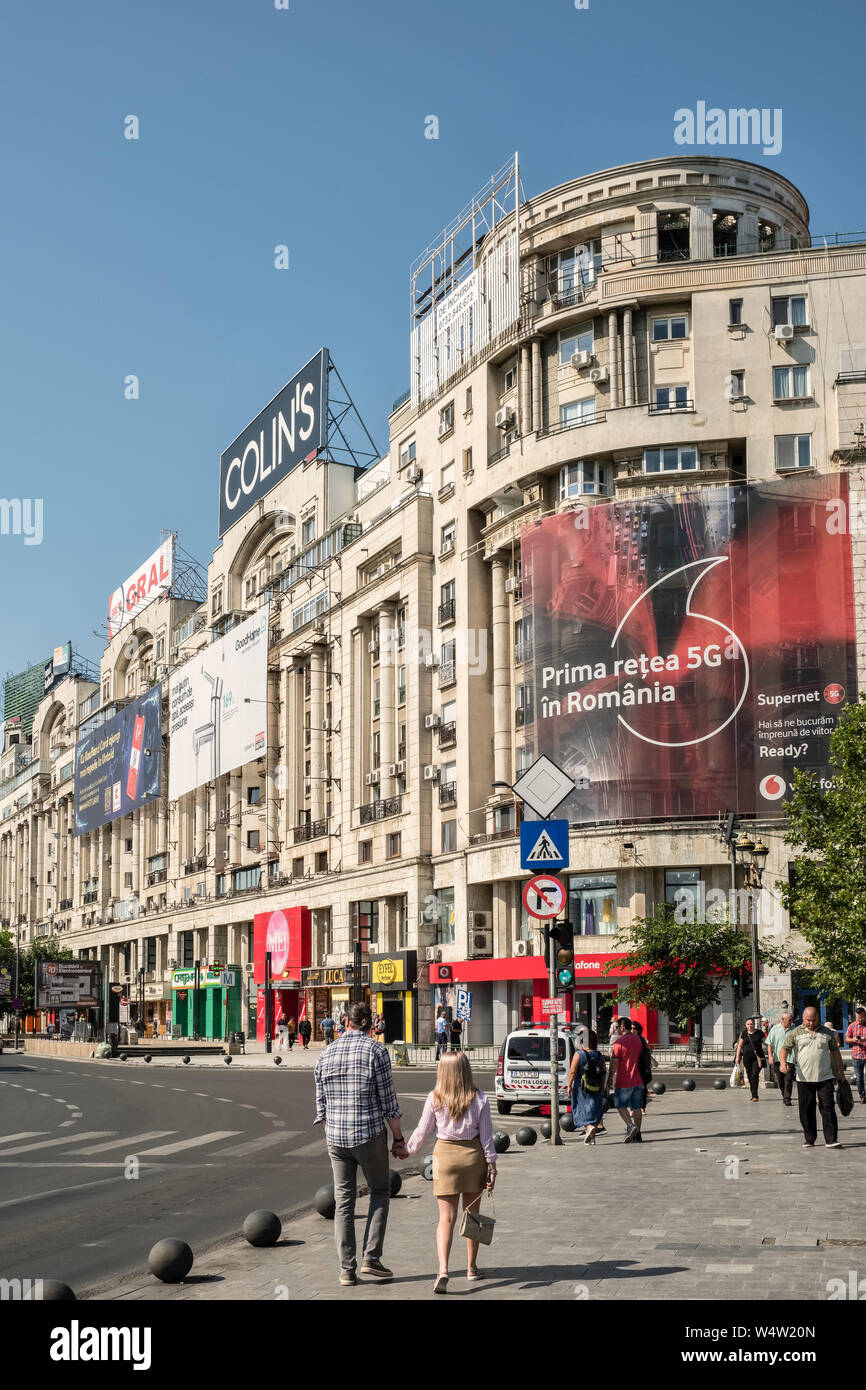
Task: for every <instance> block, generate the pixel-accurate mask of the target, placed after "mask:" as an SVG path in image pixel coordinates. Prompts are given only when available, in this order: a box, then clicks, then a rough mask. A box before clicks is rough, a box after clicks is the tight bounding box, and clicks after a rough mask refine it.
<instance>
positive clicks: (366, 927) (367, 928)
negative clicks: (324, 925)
mask: <svg viewBox="0 0 866 1390" xmlns="http://www.w3.org/2000/svg"><path fill="white" fill-rule="evenodd" d="M349 907H350V909H351V912H350V917H349V920H350V922H351V924H352V942H353V943H354V942H355V941H361V942H362V944H365V945H370V946H375V945H376V943H377V941H378V940H379V904H378V903H377V902H376V903H373V902H361V903H350V904H349Z"/></svg>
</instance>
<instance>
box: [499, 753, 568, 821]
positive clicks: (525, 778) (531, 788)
mask: <svg viewBox="0 0 866 1390" xmlns="http://www.w3.org/2000/svg"><path fill="white" fill-rule="evenodd" d="M511 790H512V791H513V792H514V793H515V795H517V796H519V797H520V800H521V801H525V802H526V804H527V806H529V807H531V809H532V810H533V811H534V812H535V814H536V815H537V816H540V817H541V818H542V820H543V819H544V818H545V816H549V815H550V813H551V812H552V811H555V810H556V808H557V806H558V805H559V804H560V802H562V801H564V800H565V798H566V797H567V796H568V795H569V793H570V792H573V791H574V781H573V780H572V778H571V777H569V776H568V773H567V772H563V770H562V768H561V767H558V766H557V765H556V763H555V762H553V761H552V759H551V758H548V757H546V756H544V755H542V757H540V758H536V760H535V762H534V763H533V764H532V766H531V767H528V768H527V769H526V771H525V772H524V773H522V775H521V776H520V777H518V779H517V781H516V782H515V783H514V785H513V787H512V788H511Z"/></svg>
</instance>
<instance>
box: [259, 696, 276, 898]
mask: <svg viewBox="0 0 866 1390" xmlns="http://www.w3.org/2000/svg"><path fill="white" fill-rule="evenodd" d="M267 693H268V705H267V713H268V750H267V755H266V758H265V790H264V797H265V807H264V810H265V820H264V835H263V839H264V859H265V860H266V861H267V860H270V859H273V858H274V856H275V855H276V854H278V853H279V847H280V832H279V811H278V807H277V796H278V791H277V787H278V779H277V761H278V758H279V754H278V753H277V747H278V745H279V741H280V710H279V701H280V673H279V671H269V672H268V685H267ZM265 872H267V870H266V871H265Z"/></svg>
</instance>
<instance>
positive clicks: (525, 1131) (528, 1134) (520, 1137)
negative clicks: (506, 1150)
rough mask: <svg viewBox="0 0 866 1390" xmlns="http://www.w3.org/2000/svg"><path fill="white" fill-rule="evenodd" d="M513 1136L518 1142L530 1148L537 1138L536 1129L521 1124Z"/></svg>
mask: <svg viewBox="0 0 866 1390" xmlns="http://www.w3.org/2000/svg"><path fill="white" fill-rule="evenodd" d="M514 1137H515V1139H516V1140H517V1142H518V1144H523V1145H525V1146H526V1147H527V1148H531V1147H532V1145H533V1144H534V1143H535V1141H536V1140H537V1138H538V1130H537V1129H532V1128H531V1126H530V1125H521V1126H520V1129H519V1130H518V1131H517V1133H516V1134H515V1136H514Z"/></svg>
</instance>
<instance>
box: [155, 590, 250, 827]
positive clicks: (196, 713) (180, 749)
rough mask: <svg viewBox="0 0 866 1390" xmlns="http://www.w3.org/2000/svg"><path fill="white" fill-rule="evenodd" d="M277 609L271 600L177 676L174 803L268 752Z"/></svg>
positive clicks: (173, 685) (172, 721) (172, 715)
mask: <svg viewBox="0 0 866 1390" xmlns="http://www.w3.org/2000/svg"><path fill="white" fill-rule="evenodd" d="M269 612H270V608H269V605H268V604H265V605H264V606H263V607H262V608H260V609H259V611H258V612H257V613H254V614H253V616H252V617H251V618H247V619H246V621H245V622H243V623H240V624H239V625H238V626H237V627H234V628H232V630H231V632H227V633H226V635H225V637H221V638H220V639H219V641H217V642H212V643H211V645H210V646H209V647H205V649H204V651H201V652H199V653H198V654H197V655H196V656H195V657H193V658H192V660H191V661H188V662H186V664H185V665H184V666H182V667H181V669H180V670H179V671H176V672H175V674H174V675H173V676H172V677H171V680H170V682H169V689H168V736H169V750H170V756H169V770H168V794H169V797H170V799H171V800H172V801H174V800H175V799H176V798H177V797H179V796H183V795H184V794H185V793H186V792H191V791H193V790H194V789H195V788H196V787H200V786H202V785H203V784H204V783H205V782H211V781H213V779H214V778H215V777H219V776H221V774H222V773H224V772H232V771H233V770H234V769H235V768H236V767H243V765H244V763H249V762H252V761H253V759H254V758H261V757H263V756H264V754H265V753H266V751H267V727H268V718H267V715H268V705H267V701H268V613H269Z"/></svg>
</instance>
